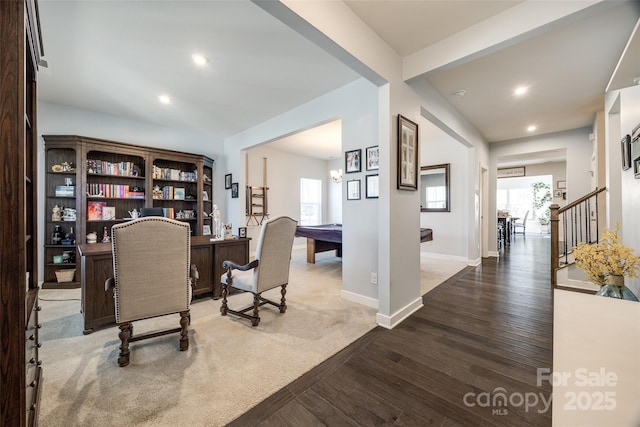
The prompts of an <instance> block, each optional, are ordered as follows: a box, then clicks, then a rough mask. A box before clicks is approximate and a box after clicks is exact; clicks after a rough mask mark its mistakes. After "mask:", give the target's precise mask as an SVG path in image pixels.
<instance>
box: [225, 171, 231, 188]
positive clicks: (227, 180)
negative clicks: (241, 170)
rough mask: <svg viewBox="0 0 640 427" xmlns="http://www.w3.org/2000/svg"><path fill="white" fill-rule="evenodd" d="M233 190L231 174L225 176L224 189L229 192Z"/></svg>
mask: <svg viewBox="0 0 640 427" xmlns="http://www.w3.org/2000/svg"><path fill="white" fill-rule="evenodd" d="M230 188H231V174H230V173H228V174H226V175H225V176H224V189H225V190H228V189H230Z"/></svg>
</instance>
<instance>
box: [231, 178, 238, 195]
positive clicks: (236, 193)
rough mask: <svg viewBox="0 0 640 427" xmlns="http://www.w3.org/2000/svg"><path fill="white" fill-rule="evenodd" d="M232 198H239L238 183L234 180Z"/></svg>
mask: <svg viewBox="0 0 640 427" xmlns="http://www.w3.org/2000/svg"><path fill="white" fill-rule="evenodd" d="M231 198H232V199H237V198H238V183H237V182H234V183H233V184H231Z"/></svg>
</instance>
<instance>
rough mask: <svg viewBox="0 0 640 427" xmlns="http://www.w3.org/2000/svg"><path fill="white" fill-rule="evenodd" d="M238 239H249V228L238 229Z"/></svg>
mask: <svg viewBox="0 0 640 427" xmlns="http://www.w3.org/2000/svg"><path fill="white" fill-rule="evenodd" d="M238 237H243V238H244V237H247V227H239V228H238Z"/></svg>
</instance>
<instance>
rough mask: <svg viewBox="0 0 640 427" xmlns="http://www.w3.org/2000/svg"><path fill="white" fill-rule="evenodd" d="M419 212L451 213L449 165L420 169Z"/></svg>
mask: <svg viewBox="0 0 640 427" xmlns="http://www.w3.org/2000/svg"><path fill="white" fill-rule="evenodd" d="M420 211H422V212H450V211H451V208H450V206H449V163H446V164H442V165H432V166H422V167H420Z"/></svg>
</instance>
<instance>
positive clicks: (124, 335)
mask: <svg viewBox="0 0 640 427" xmlns="http://www.w3.org/2000/svg"><path fill="white" fill-rule="evenodd" d="M119 326H120V333H119V334H118V336H119V337H120V356H119V357H118V365H119V366H120V367H123V366H127V365H128V364H129V338H131V331H132V329H133V328H132V325H131V322H126V323H121V324H120V325H119Z"/></svg>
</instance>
